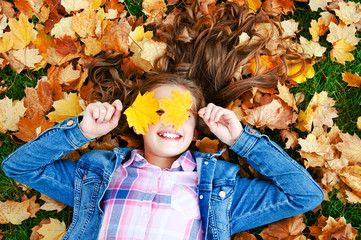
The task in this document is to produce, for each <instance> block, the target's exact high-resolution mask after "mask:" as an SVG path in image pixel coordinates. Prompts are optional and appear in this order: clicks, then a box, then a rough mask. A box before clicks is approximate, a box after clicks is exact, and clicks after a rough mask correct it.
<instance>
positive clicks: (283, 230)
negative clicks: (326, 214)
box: [260, 214, 306, 240]
mask: <svg viewBox="0 0 361 240" xmlns="http://www.w3.org/2000/svg"><path fill="white" fill-rule="evenodd" d="M305 228H306V224H304V223H303V214H300V215H297V216H294V217H291V218H286V219H283V220H281V221H278V222H275V223H271V224H269V225H268V227H267V228H265V229H263V231H262V232H261V234H260V235H261V236H262V238H263V239H264V240H274V239H284V240H286V239H287V240H293V239H295V238H296V237H299V236H301V235H302V232H303V230H304V229H305Z"/></svg>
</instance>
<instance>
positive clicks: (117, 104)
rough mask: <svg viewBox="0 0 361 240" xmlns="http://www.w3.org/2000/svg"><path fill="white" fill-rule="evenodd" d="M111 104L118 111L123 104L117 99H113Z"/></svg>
mask: <svg viewBox="0 0 361 240" xmlns="http://www.w3.org/2000/svg"><path fill="white" fill-rule="evenodd" d="M112 105H113V106H114V107H115V108H116V111H119V112H120V111H122V109H123V104H122V102H121V101H120V100H119V99H117V100H115V101H114V102H113V103H112Z"/></svg>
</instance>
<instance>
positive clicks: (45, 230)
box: [37, 218, 66, 240]
mask: <svg viewBox="0 0 361 240" xmlns="http://www.w3.org/2000/svg"><path fill="white" fill-rule="evenodd" d="M37 232H38V233H39V234H40V235H41V236H43V238H42V239H49V240H61V239H63V237H64V235H65V233H66V226H65V223H64V222H60V221H59V220H58V219H55V218H50V222H49V223H43V224H41V226H40V227H39V228H38V230H37Z"/></svg>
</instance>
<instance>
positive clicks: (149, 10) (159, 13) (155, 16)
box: [142, 0, 167, 24]
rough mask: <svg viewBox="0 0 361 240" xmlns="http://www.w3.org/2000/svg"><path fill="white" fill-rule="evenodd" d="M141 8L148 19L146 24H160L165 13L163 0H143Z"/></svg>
mask: <svg viewBox="0 0 361 240" xmlns="http://www.w3.org/2000/svg"><path fill="white" fill-rule="evenodd" d="M142 7H143V12H144V13H145V15H146V16H147V17H148V18H147V21H146V24H150V23H159V22H161V21H162V20H163V17H164V16H165V12H166V11H167V6H166V5H165V2H164V0H144V1H143V4H142Z"/></svg>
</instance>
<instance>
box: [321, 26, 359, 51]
mask: <svg viewBox="0 0 361 240" xmlns="http://www.w3.org/2000/svg"><path fill="white" fill-rule="evenodd" d="M329 28H330V33H329V34H328V35H327V38H326V39H327V41H328V42H330V43H332V44H334V43H336V42H339V41H341V40H342V41H343V42H344V43H345V44H351V45H352V46H356V45H357V44H358V42H359V41H360V39H359V38H357V37H356V27H355V26H354V25H353V24H351V25H350V26H346V25H343V24H339V25H336V24H335V23H333V22H331V23H330V25H329Z"/></svg>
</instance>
